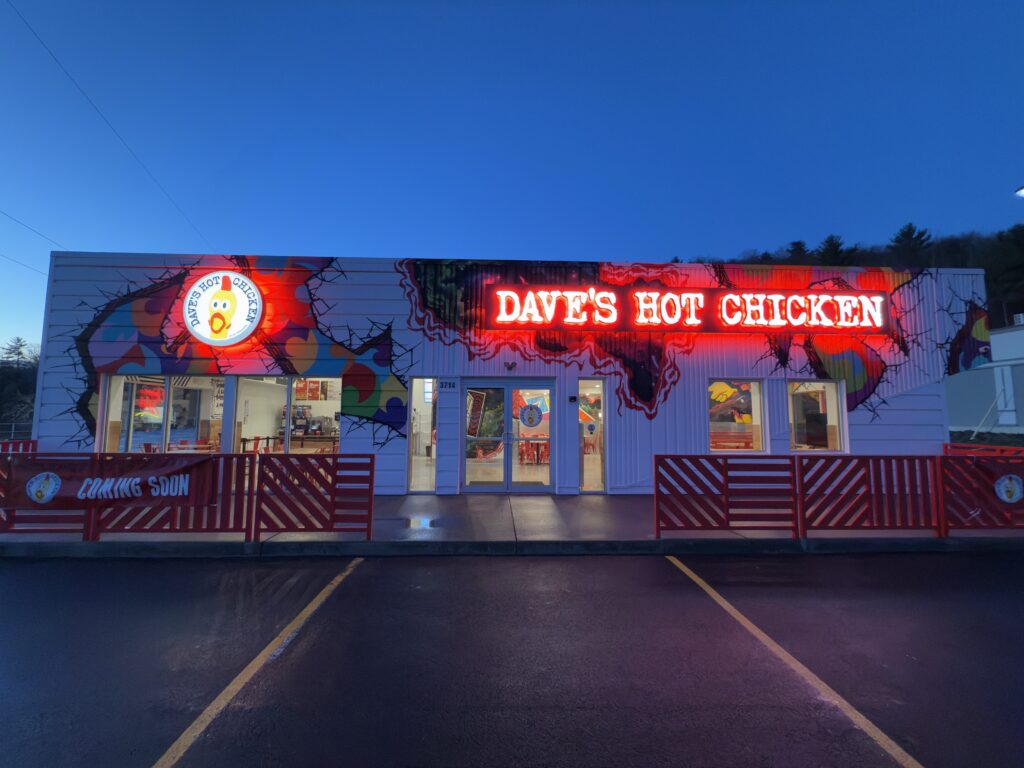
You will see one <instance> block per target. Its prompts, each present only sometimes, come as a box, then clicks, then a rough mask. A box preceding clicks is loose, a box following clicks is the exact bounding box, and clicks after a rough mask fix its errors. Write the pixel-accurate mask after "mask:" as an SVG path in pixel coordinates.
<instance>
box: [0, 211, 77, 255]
mask: <svg viewBox="0 0 1024 768" xmlns="http://www.w3.org/2000/svg"><path fill="white" fill-rule="evenodd" d="M0 215H3V216H6V217H7V218H8V219H10V220H11V221H13V222H14V223H15V224H20V225H21V226H23V227H24V228H25V229H27V230H28V231H29V232H34V233H35V234H37V235H39V236H40V237H41V238H43V240H47V241H49V242H51V243H53V244H54V245H56V246H57V247H58V248H60V249H61V250H62V251H67V250H70V249H69V248H68V247H67V246H66V245H61V244H60V243H58V242H57V241H56V240H54V239H53V238H52V237H47V236H46V235H44V234H43V233H42V232H40V231H39V230H38V229H36V228H34V227H30V226H29V225H28V224H26V223H25V222H24V221H22V220H21V219H16V218H14V217H13V216H11V214H9V213H8V212H7V211H4V210H0Z"/></svg>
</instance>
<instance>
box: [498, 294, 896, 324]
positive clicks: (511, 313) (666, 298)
mask: <svg viewBox="0 0 1024 768" xmlns="http://www.w3.org/2000/svg"><path fill="white" fill-rule="evenodd" d="M487 297H488V311H487V327H488V328H491V329H503V330H544V329H548V330H552V329H562V330H603V331H638V330H639V331H660V332H663V333H664V332H684V333H685V332H718V333H738V332H744V331H760V332H764V333H772V332H778V333H801V332H807V333H847V334H872V333H882V332H884V331H885V330H886V328H887V327H888V306H887V300H888V296H887V294H885V293H883V292H878V291H826V290H804V291H776V290H769V289H764V290H738V289H736V290H732V289H721V288H713V289H705V290H693V289H691V290H675V289H670V288H664V287H661V286H650V285H648V286H644V287H622V286H610V285H600V286H501V285H491V286H489V287H488V292H487Z"/></svg>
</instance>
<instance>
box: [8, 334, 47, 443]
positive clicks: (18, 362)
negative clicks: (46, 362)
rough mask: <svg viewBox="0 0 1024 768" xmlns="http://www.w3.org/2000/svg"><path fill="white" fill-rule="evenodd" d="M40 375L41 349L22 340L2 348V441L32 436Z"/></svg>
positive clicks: (16, 339) (17, 337) (19, 339)
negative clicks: (38, 377)
mask: <svg viewBox="0 0 1024 768" xmlns="http://www.w3.org/2000/svg"><path fill="white" fill-rule="evenodd" d="M38 375H39V348H38V347H36V346H35V345H33V344H29V343H28V342H27V341H26V340H25V339H23V338H21V337H20V336H15V337H14V338H13V339H11V340H10V341H8V342H7V343H6V344H4V345H3V346H2V347H0V439H7V438H12V437H13V438H27V437H28V436H29V435H28V434H25V432H26V431H27V430H30V429H31V423H32V411H33V408H34V403H35V397H36V377H37V376H38ZM12 429H13V430H14V431H12Z"/></svg>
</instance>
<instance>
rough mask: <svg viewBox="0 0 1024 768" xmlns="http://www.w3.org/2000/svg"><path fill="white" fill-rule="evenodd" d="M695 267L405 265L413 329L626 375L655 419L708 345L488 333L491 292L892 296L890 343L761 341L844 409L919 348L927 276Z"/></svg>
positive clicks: (634, 404) (695, 338) (488, 350)
mask: <svg viewBox="0 0 1024 768" xmlns="http://www.w3.org/2000/svg"><path fill="white" fill-rule="evenodd" d="M694 267H695V265H678V264H664V265H652V264H607V263H598V262H582V263H573V264H569V263H536V262H462V261H458V262H456V261H424V262H415V261H403V262H399V264H398V271H399V273H400V274H401V276H402V285H403V287H404V289H405V293H406V296H407V297H408V298H409V301H410V303H411V305H412V311H411V314H410V326H411V327H413V328H418V329H420V330H421V331H422V332H423V333H424V334H425V335H426V336H427V338H429V339H431V340H434V341H438V342H441V343H444V344H448V345H452V344H461V345H464V346H465V347H466V348H467V349H468V351H469V355H470V358H471V359H472V358H473V357H481V358H483V359H488V358H490V357H493V356H495V355H496V354H498V352H499V351H500V350H501V349H502V348H511V349H513V350H515V351H516V352H517V353H518V354H519V355H521V356H522V357H523V358H524V359H526V360H542V361H544V362H553V363H561V364H563V365H572V364H576V363H579V362H581V361H587V362H589V363H590V364H592V365H593V366H594V369H595V371H596V372H597V373H601V374H608V373H616V372H617V373H620V374H621V376H620V377H619V383H618V385H617V394H618V395H619V398H620V402H622V403H624V404H625V406H626V407H628V408H631V409H634V410H637V411H641V412H642V413H644V414H645V415H646V416H647V418H649V419H653V418H654V417H655V416H656V415H657V412H658V407H659V405H660V404H661V403H662V402H664V400H665V398H666V397H667V395H668V393H669V392H670V391H671V389H672V387H673V386H674V385H675V384H676V383H677V382H678V381H679V379H680V375H681V373H680V367H679V365H680V361H681V359H683V358H685V357H686V356H687V355H690V354H692V353H693V351H694V349H695V348H696V345H697V344H699V343H709V342H708V341H707V339H706V337H701V336H700V335H699V334H694V333H672V334H659V333H642V334H625V333H610V332H601V331H600V330H590V331H579V332H574V331H565V330H558V331H542V330H529V331H527V330H518V331H496V330H487V329H485V322H484V318H483V315H482V313H483V307H484V304H485V302H484V301H483V300H482V297H483V296H484V292H485V287H486V286H487V285H489V284H492V283H500V284H503V285H531V284H533V285H551V284H560V285H569V284H573V285H577V284H578V285H586V284H605V285H614V286H626V287H642V286H651V287H660V288H673V289H682V288H686V287H690V288H698V289H699V288H715V287H717V288H729V289H750V288H773V289H778V290H805V289H806V290H813V289H846V290H861V291H885V292H887V293H888V294H889V299H890V301H889V303H890V306H891V311H892V316H891V323H890V327H889V330H888V332H887V336H884V337H864V338H857V337H837V336H828V335H824V334H818V335H815V334H810V333H774V334H763V335H760V336H757V338H760V339H761V340H762V341H763V343H764V352H763V354H762V356H761V357H760V358H759V359H758V360H752V361H751V364H752V366H753V365H754V364H756V363H757V362H759V361H760V360H769V361H773V362H774V365H775V367H776V368H781V369H787V370H793V371H795V372H796V373H804V374H809V375H812V376H814V377H816V378H820V379H841V380H843V381H844V382H845V383H846V406H847V408H848V409H849V410H854V409H855V408H858V407H861V406H865V405H866V406H867V407H869V408H871V407H872V406H871V399H872V398H873V397H875V396H876V392H877V390H878V388H879V386H880V384H881V383H882V382H883V381H884V380H885V376H886V373H887V371H889V370H890V369H891V368H893V366H895V365H898V364H899V360H901V359H902V360H906V359H909V358H910V356H911V350H912V348H913V347H914V346H915V345H916V344H917V340H916V339H915V338H912V337H910V336H908V334H907V333H906V332H905V330H904V324H903V322H901V320H902V317H903V314H904V313H905V312H906V311H907V310H908V308H909V307H910V306H911V305H913V304H914V303H915V302H916V301H917V299H916V298H915V297H913V295H912V294H913V287H914V286H915V284H916V283H917V282H918V281H919V280H921V278H922V277H924V276H925V275H926V272H925V271H922V270H893V269H887V268H867V267H861V268H848V269H839V270H837V269H826V268H819V267H810V266H805V267H790V266H785V267H780V266H778V265H748V264H709V265H706V267H705V270H704V273H703V275H702V273H701V271H700V270H698V269H695V268H694Z"/></svg>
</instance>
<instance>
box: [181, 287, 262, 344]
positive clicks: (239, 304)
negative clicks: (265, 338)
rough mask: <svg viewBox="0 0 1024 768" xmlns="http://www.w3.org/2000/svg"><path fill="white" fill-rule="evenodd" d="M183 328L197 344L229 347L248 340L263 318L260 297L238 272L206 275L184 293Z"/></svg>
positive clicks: (257, 290)
mask: <svg viewBox="0 0 1024 768" xmlns="http://www.w3.org/2000/svg"><path fill="white" fill-rule="evenodd" d="M181 314H182V320H184V322H185V327H186V328H187V329H188V332H189V333H191V334H192V335H193V336H194V337H195V338H197V339H199V341H202V342H205V343H207V344H209V345H210V346H213V347H229V346H231V345H232V344H237V343H239V342H240V341H245V340H246V339H247V338H249V337H250V336H251V335H252V334H253V331H255V330H256V327H257V326H258V325H259V324H260V320H262V319H263V294H262V293H260V289H259V288H257V287H256V284H255V283H254V282H253V281H252V280H250V279H249V278H248V277H246V276H245V275H243V274H241V273H239V272H228V271H221V272H209V273H207V274H205V275H203V276H202V277H200V278H199V279H198V280H196V281H195V282H194V283H192V285H190V286H189V289H188V292H187V293H186V294H185V301H184V303H183V304H182V308H181Z"/></svg>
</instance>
